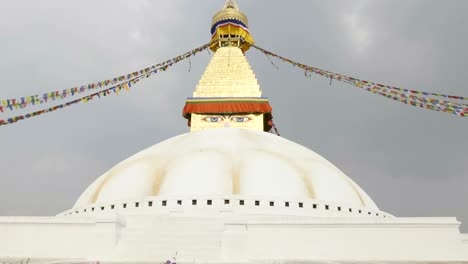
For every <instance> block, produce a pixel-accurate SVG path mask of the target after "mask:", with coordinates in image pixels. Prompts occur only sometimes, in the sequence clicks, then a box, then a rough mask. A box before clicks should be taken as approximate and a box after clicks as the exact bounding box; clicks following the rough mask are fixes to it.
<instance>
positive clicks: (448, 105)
mask: <svg viewBox="0 0 468 264" xmlns="http://www.w3.org/2000/svg"><path fill="white" fill-rule="evenodd" d="M251 46H252V47H254V48H255V49H257V50H258V51H260V52H262V53H263V54H265V55H266V56H267V58H268V59H270V58H269V57H274V58H277V59H279V60H281V61H283V62H287V63H289V64H291V65H293V66H295V67H299V68H301V69H302V70H304V75H305V76H306V77H311V74H312V73H314V74H318V75H321V76H324V77H326V78H328V79H330V84H331V81H332V80H337V81H340V82H345V83H348V84H351V85H354V86H356V87H358V88H361V89H364V90H366V91H369V92H372V93H374V94H377V95H380V96H384V97H386V98H389V99H392V100H395V101H398V102H401V103H404V104H407V105H412V106H415V107H420V108H424V109H430V110H434V111H440V112H445V113H450V114H454V115H456V116H460V117H464V116H468V104H466V103H461V102H460V101H468V97H466V96H457V95H446V94H441V93H433V92H424V91H418V90H410V89H403V88H399V87H393V86H390V85H385V84H379V83H375V82H370V81H366V80H361V79H357V78H353V77H349V76H346V75H343V74H339V73H334V72H331V71H327V70H322V69H319V68H316V67H311V66H308V65H305V64H301V63H298V62H295V61H293V60H290V59H287V58H285V57H282V56H280V55H278V54H275V53H273V52H270V51H268V50H265V49H263V48H261V47H258V46H256V45H254V44H251ZM270 62H271V60H270ZM271 63H273V62H271ZM273 65H274V64H273ZM457 100H458V101H457Z"/></svg>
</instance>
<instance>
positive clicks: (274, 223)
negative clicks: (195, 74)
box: [0, 1, 468, 263]
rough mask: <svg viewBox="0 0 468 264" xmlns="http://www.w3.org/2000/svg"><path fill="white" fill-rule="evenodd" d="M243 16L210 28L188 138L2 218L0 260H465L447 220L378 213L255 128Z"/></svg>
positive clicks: (307, 156) (326, 170)
mask: <svg viewBox="0 0 468 264" xmlns="http://www.w3.org/2000/svg"><path fill="white" fill-rule="evenodd" d="M247 26H248V21H247V17H246V16H245V15H244V14H243V13H241V12H240V11H239V10H238V8H237V5H236V4H235V2H233V1H227V2H226V5H225V6H224V8H223V9H222V10H221V11H220V12H218V13H217V14H216V15H215V16H214V18H213V28H212V34H213V36H212V37H213V45H212V46H211V49H212V50H213V51H215V55H214V56H213V59H212V61H211V62H210V64H209V65H208V67H207V69H206V71H205V73H204V74H203V76H202V78H201V80H200V82H199V84H198V85H197V88H196V89H195V92H194V94H193V97H190V98H188V99H187V104H186V106H185V108H184V111H183V114H184V117H185V118H187V119H188V120H189V125H190V126H191V132H190V133H187V134H183V135H179V136H176V137H173V138H171V139H168V140H166V141H163V142H161V143H159V144H156V145H154V146H152V147H150V148H148V149H146V150H143V151H141V152H139V153H137V154H135V155H134V156H132V157H130V158H128V159H127V160H125V161H123V162H121V163H119V164H118V165H116V166H115V167H113V168H112V169H110V170H109V171H108V172H106V173H105V174H103V175H102V176H100V177H98V178H97V179H96V180H95V181H94V182H93V183H92V184H91V185H90V186H89V187H88V188H87V189H86V190H85V191H84V192H83V193H82V195H81V196H80V197H79V198H78V199H77V201H76V203H75V205H74V206H73V208H71V209H70V210H67V211H65V212H63V213H60V214H59V215H57V216H53V217H0V263H21V261H23V262H22V263H26V260H28V259H29V260H28V261H29V263H90V262H93V261H94V262H95V261H99V262H100V263H139V262H141V263H163V262H166V261H167V260H169V261H170V262H174V261H175V260H177V262H180V263H419V262H423V263H436V262H437V263H441V262H444V263H447V262H454V263H455V262H459V263H461V262H466V263H468V235H466V234H461V233H460V231H459V226H460V222H458V221H457V220H456V219H455V218H399V217H395V216H393V215H391V214H389V213H386V212H384V211H381V210H380V209H379V208H378V207H377V205H376V204H375V203H374V201H372V199H371V198H370V197H369V196H368V195H367V194H366V193H365V192H364V191H363V190H362V189H361V188H360V187H359V186H358V185H357V184H356V183H355V182H353V180H352V179H351V178H350V177H348V176H346V175H345V174H344V173H343V172H342V171H340V170H339V169H338V168H336V167H335V166H334V165H333V164H332V163H330V162H329V161H327V160H326V159H324V158H323V157H321V156H320V155H318V154H317V153H315V152H313V151H311V150H309V149H307V148H305V147H303V146H301V145H298V144H296V143H294V142H291V141H289V140H287V139H284V138H282V137H279V136H277V135H274V134H271V133H268V132H265V131H268V130H270V128H271V126H272V125H273V124H272V110H271V107H270V105H269V104H268V99H267V98H265V97H262V93H261V90H260V86H259V85H258V82H257V80H256V78H255V75H254V73H253V71H252V70H251V68H250V66H249V64H248V62H247V60H246V58H245V56H244V52H245V51H247V50H248V48H249V45H250V43H252V42H253V39H252V37H251V36H250V34H249V32H248V28H247Z"/></svg>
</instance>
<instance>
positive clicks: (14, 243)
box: [0, 210, 468, 263]
mask: <svg viewBox="0 0 468 264" xmlns="http://www.w3.org/2000/svg"><path fill="white" fill-rule="evenodd" d="M458 227H459V222H457V221H456V219H454V218H394V219H393V220H392V221H387V222H385V221H378V220H376V219H373V218H367V219H366V218H352V217H351V218H324V217H307V216H264V215H262V216H259V215H255V214H237V213H233V212H228V211H225V212H218V213H193V212H191V213H190V212H186V211H184V210H180V211H177V212H169V213H165V214H154V213H149V212H146V213H139V214H118V213H117V214H102V215H97V216H93V217H91V216H90V217H63V216H58V217H29V218H28V217H3V218H0V234H1V237H0V256H1V258H2V259H4V260H8V259H10V260H15V259H25V258H32V259H65V260H66V259H69V260H70V259H74V260H83V261H85V262H86V261H93V260H99V261H100V262H101V263H107V262H109V263H114V262H117V263H120V262H127V263H136V262H147V263H162V262H163V261H165V260H167V259H170V258H171V257H173V256H175V255H176V254H177V260H178V262H179V263H322V262H323V263H341V262H342V263H360V262H363V263H367V262H369V263H386V262H389V263H392V262H397V263H409V262H411V263H412V262H418V263H425V262H427V263H432V262H439V263H445V262H449V261H452V262H458V263H467V262H468V244H467V243H464V242H463V240H464V239H465V238H466V235H461V234H460V232H459V229H458ZM11 263H13V262H11ZM62 263H68V262H62Z"/></svg>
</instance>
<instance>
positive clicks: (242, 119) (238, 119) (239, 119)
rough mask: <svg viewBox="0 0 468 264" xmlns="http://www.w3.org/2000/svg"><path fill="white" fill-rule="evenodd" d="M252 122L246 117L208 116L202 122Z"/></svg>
mask: <svg viewBox="0 0 468 264" xmlns="http://www.w3.org/2000/svg"><path fill="white" fill-rule="evenodd" d="M250 120H252V118H250V117H247V116H230V117H226V116H208V117H205V118H203V121H205V122H209V123H220V122H234V123H244V122H248V121H250Z"/></svg>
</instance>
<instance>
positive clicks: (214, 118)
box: [203, 116, 221, 123]
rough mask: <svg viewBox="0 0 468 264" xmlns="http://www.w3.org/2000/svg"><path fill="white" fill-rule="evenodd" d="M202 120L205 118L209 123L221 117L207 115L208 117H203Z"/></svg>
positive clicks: (218, 120) (217, 120)
mask: <svg viewBox="0 0 468 264" xmlns="http://www.w3.org/2000/svg"><path fill="white" fill-rule="evenodd" d="M203 120H205V121H206V122H210V123H218V122H220V121H221V118H220V117H219V116H209V117H205V118H203Z"/></svg>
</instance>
